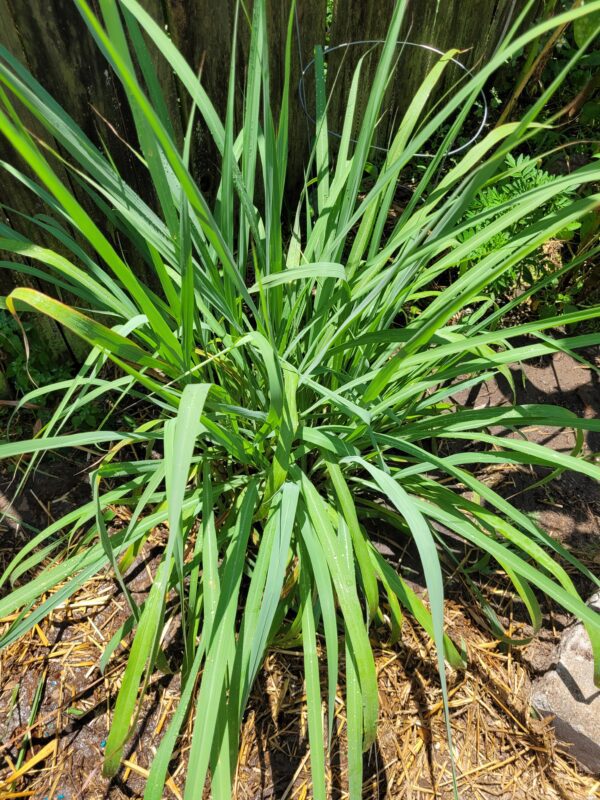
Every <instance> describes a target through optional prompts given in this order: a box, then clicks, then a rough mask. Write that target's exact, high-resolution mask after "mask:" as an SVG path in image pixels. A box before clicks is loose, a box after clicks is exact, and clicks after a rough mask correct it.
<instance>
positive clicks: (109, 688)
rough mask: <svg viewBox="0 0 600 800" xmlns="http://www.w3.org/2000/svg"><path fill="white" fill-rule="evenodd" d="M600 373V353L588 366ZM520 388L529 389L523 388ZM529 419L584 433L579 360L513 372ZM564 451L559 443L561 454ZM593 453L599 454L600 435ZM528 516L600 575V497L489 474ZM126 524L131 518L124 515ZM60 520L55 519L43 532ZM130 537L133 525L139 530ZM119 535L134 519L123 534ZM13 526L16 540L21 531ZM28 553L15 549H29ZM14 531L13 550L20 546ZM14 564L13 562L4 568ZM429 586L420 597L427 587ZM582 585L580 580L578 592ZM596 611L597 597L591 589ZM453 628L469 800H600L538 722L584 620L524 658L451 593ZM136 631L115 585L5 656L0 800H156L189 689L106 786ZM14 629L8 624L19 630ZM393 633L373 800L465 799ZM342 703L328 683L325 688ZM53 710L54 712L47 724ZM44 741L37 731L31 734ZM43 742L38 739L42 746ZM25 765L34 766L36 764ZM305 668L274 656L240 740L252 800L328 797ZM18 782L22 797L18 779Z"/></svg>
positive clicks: (425, 648) (0, 688) (519, 621)
mask: <svg viewBox="0 0 600 800" xmlns="http://www.w3.org/2000/svg"><path fill="white" fill-rule="evenodd" d="M587 356H588V358H589V359H590V360H591V361H592V363H594V361H595V364H596V366H598V365H600V358H599V357H598V354H597V353H588V354H587ZM521 374H522V376H523V377H524V381H522V380H521ZM514 378H515V385H516V387H517V392H518V395H519V396H518V400H519V402H529V403H535V402H540V401H541V400H545V401H547V402H551V403H555V404H557V405H561V406H563V407H565V408H568V409H570V410H573V411H575V412H576V413H577V414H579V415H580V416H583V417H586V416H594V415H596V414H597V413H598V408H597V404H598V402H599V394H598V392H597V391H596V388H595V387H596V382H597V376H596V374H595V373H594V372H593V371H591V370H589V369H588V368H587V367H586V366H584V365H582V364H580V363H579V362H577V361H575V360H574V359H573V358H571V357H570V356H569V355H567V354H564V353H557V354H555V355H554V356H553V357H552V358H549V359H546V360H545V361H544V362H539V363H535V362H534V363H531V364H528V365H525V366H524V367H523V371H522V373H520V372H519V371H517V370H515V371H514ZM456 399H457V401H458V402H459V403H464V404H466V405H468V406H475V407H480V406H483V405H492V406H497V405H502V404H503V403H504V402H509V392H508V390H507V386H505V385H503V383H502V381H494V382H490V383H487V384H485V385H484V386H483V387H482V388H481V390H480V391H479V392H478V393H477V394H476V395H475V396H468V395H461V396H457V398H456ZM526 433H527V436H528V438H530V439H531V441H535V442H540V443H541V442H544V443H550V444H551V446H552V447H553V448H554V449H556V450H559V451H562V452H571V451H572V450H573V447H574V444H575V440H574V437H573V434H572V433H571V432H570V431H566V430H565V431H559V432H556V431H555V430H554V429H552V431H551V430H550V429H545V428H543V427H538V428H532V429H528V430H527V431H526ZM550 436H551V437H552V438H551V439H549V437H550ZM585 448H586V449H587V451H588V452H597V451H598V450H600V446H599V443H598V441H597V440H596V438H594V434H589V433H588V434H586V442H585ZM82 466H83V465H82V464H81V462H76V463H74V464H72V465H71V467H70V469H69V470H65V473H66V472H68V474H69V475H70V476H71V477H70V478H67V479H65V478H64V477H63V478H62V479H61V480H60V481H58V482H54V483H53V482H52V481H51V480H50V479H49V478H44V476H43V475H42V474H38V476H37V478H36V484H35V485H34V486H30V487H29V488H28V489H27V491H26V492H25V494H24V496H23V500H22V501H21V503H20V504H17V506H16V509H15V510H16V511H17V513H18V514H20V515H21V516H22V517H23V520H24V521H26V520H27V518H29V520H30V521H31V522H32V524H35V525H40V524H43V523H47V521H48V520H51V519H52V518H53V517H54V516H55V515H56V514H57V513H59V512H60V511H62V512H63V513H64V510H65V508H64V505H65V503H68V502H69V500H70V499H71V500H73V499H74V497H73V496H72V495H77V496H78V499H80V500H81V495H82V493H85V491H86V486H85V478H84V477H80V478H79V479H76V478H74V477H73V476H74V475H75V473H77V472H78V471H80V470H81V467H82ZM479 477H481V478H484V477H485V480H486V483H488V484H489V485H492V486H494V487H495V488H496V490H497V491H499V492H500V493H501V494H503V495H504V496H507V497H508V496H511V497H512V498H513V502H514V503H516V504H517V505H518V506H519V507H520V508H521V509H523V510H525V511H527V512H529V513H533V514H535V516H536V517H537V519H538V520H539V522H540V523H541V524H542V525H543V526H544V527H545V528H546V530H547V531H548V532H549V533H550V534H552V535H553V536H556V537H558V538H559V539H560V540H561V541H562V542H563V543H565V544H567V545H568V546H569V547H570V548H571V549H572V551H573V552H574V553H575V554H576V555H578V557H580V558H581V559H582V560H583V561H584V563H586V565H587V566H589V567H590V569H592V570H594V569H595V570H597V566H598V563H600V531H599V529H598V519H599V517H600V489H599V487H598V486H597V485H595V484H594V483H593V482H592V481H591V480H589V479H587V478H585V477H582V476H574V475H572V474H568V475H566V474H565V475H563V476H561V477H560V478H559V479H557V480H555V481H553V482H551V483H549V484H542V485H539V486H537V488H533V489H531V491H525V490H526V489H527V487H528V486H531V485H532V484H534V483H536V482H539V481H540V479H541V478H542V477H543V475H542V474H541V473H539V472H538V473H534V472H533V471H531V470H530V469H529V468H525V467H514V468H513V469H511V470H507V469H506V468H504V469H503V470H502V471H498V470H488V472H487V473H486V472H483V473H481V474H480V476H479ZM119 513H120V514H122V515H125V514H126V512H125V511H120V512H119ZM44 514H46V515H47V518H46V519H44ZM122 521H123V522H126V521H127V520H126V517H125V516H123V519H122ZM117 523H118V519H117ZM5 524H6V523H5ZM12 535H16V534H15V533H14V531H13V534H12ZM10 536H11V534H10V530H9V531H7V532H5V533H4V537H3V539H4V541H5V542H6V541H10ZM164 539H165V531H164V530H161V529H157V530H155V531H154V532H153V534H152V536H151V537H150V538H149V540H148V541H147V542H146V544H145V547H144V550H143V551H142V553H141V554H140V556H139V557H138V559H137V561H136V563H135V565H134V566H133V567H132V568H131V570H130V572H129V575H128V578H129V580H128V583H129V586H130V588H131V590H132V592H133V593H134V596H135V598H136V599H137V600H138V601H140V600H142V599H143V597H144V596H145V593H146V592H147V591H148V589H149V586H150V584H151V582H152V578H153V568H154V566H155V564H156V558H157V554H158V553H159V552H160V549H161V548H162V546H163V543H164ZM379 545H380V548H381V550H382V551H385V552H386V554H387V556H388V557H389V559H390V560H391V561H393V562H394V563H398V562H400V563H401V566H400V569H401V570H402V569H403V566H402V565H404V567H406V565H408V566H410V567H414V566H415V563H416V562H415V559H414V554H413V553H411V552H410V551H407V549H406V548H399V547H398V546H397V545H395V544H394V542H393V541H389V540H388V539H387V538H385V537H382V539H381V541H380V543H379ZM4 555H7V553H6V552H5V553H4ZM407 574H410V575H412V578H414V582H413V586H414V588H415V589H417V591H421V589H420V587H419V582H420V577H419V575H418V572H417V573H414V572H413V573H407ZM574 577H575V576H574ZM578 588H579V589H580V591H581V592H582V593H583V594H585V593H586V591H589V589H590V587H586V586H585V585H584V584H583V583H581V581H580V585H579V587H578ZM485 593H486V596H487V597H488V599H489V600H490V601H491V602H492V603H493V604H494V607H495V609H496V612H497V613H498V615H499V617H500V619H501V621H502V623H503V624H504V625H505V627H506V629H507V630H508V631H510V633H511V634H513V635H517V636H520V635H523V634H525V635H526V634H527V633H528V628H527V625H526V624H525V622H524V621H523V618H522V616H521V614H520V611H521V609H520V604H519V603H518V602H515V601H514V596H513V595H512V594H511V593H509V592H507V591H506V587H505V584H504V583H502V582H501V578H498V579H497V578H496V576H495V575H491V576H489V578H488V579H487V586H486V588H485ZM447 594H448V601H447V606H446V624H447V630H448V632H449V634H450V635H451V636H452V637H453V638H454V640H455V641H456V642H457V643H460V642H461V641H462V642H464V645H465V647H466V650H467V652H468V661H469V669H468V670H467V671H466V672H464V673H463V672H453V673H451V674H450V676H449V697H450V709H451V720H452V730H453V734H454V737H455V742H454V747H455V753H456V764H457V774H458V785H459V789H460V794H461V798H462V799H463V800H471V798H473V800H488V798H501V800H509V798H526V797H529V798H540V800H546V798H548V800H550V798H569V800H571V799H572V800H577V799H578V798H582V800H583V798H586V800H587V798H593V797H597V796H598V795H597V793H598V791H599V790H600V782H598V780H597V779H595V778H594V777H591V776H588V775H585V774H584V773H583V772H581V771H580V770H578V768H577V766H576V764H575V762H574V761H573V760H572V759H571V758H570V757H569V755H568V752H567V750H566V749H565V748H562V747H561V746H560V745H559V744H558V743H557V742H556V740H555V737H554V734H553V731H552V729H551V728H550V727H549V726H548V724H546V723H543V722H540V721H539V720H536V719H535V718H534V717H533V716H532V715H531V713H530V709H529V697H530V688H531V681H532V679H533V678H534V677H535V676H536V675H537V674H539V673H540V672H541V671H544V670H545V669H547V668H548V667H549V666H550V664H551V663H552V660H553V657H554V652H555V648H556V645H557V642H558V639H559V637H560V632H561V630H562V629H563V628H564V626H565V625H566V624H568V622H569V620H568V618H567V616H566V615H565V614H563V613H559V612H558V610H557V608H556V607H553V606H552V605H551V603H550V601H549V600H547V599H546V600H543V605H542V607H543V610H544V627H543V630H542V631H541V632H540V635H539V636H538V637H537V639H536V640H535V641H534V642H533V643H532V644H531V645H529V646H527V647H524V648H521V649H517V648H513V649H507V648H506V647H503V646H502V645H500V644H499V643H498V642H497V641H495V640H494V639H493V638H492V636H491V635H490V634H488V633H486V632H484V631H483V630H482V627H481V624H480V623H481V611H480V609H479V607H478V604H477V603H475V602H474V601H472V600H471V598H470V596H469V593H468V591H467V589H466V587H465V586H464V585H463V584H461V583H459V582H457V581H454V582H450V583H449V584H448V590H447ZM126 618H127V610H126V605H125V603H124V601H123V599H122V597H120V593H119V590H118V588H117V587H116V585H115V583H114V581H113V580H112V579H111V578H110V574H109V573H107V574H105V575H100V576H98V577H96V578H95V579H93V580H92V581H90V582H89V583H88V584H86V586H85V587H84V588H83V589H82V590H81V591H79V592H78V593H77V594H76V595H74V596H73V597H72V598H71V599H70V601H69V602H68V603H67V604H65V605H64V606H63V607H61V608H59V609H58V610H56V611H55V612H53V613H52V615H51V616H50V617H49V618H47V619H45V620H44V621H43V622H42V623H40V625H39V626H36V627H35V628H34V629H33V630H32V631H31V632H30V633H29V634H28V635H27V636H26V637H24V638H23V639H21V640H19V641H18V642H16V643H14V644H13V645H12V646H11V647H9V648H7V649H6V650H4V651H3V652H2V654H1V655H0V741H2V745H1V746H0V753H1V756H2V761H1V762H0V767H1V769H0V781H4V784H0V795H1V796H2V797H26V796H31V797H35V798H40V800H41V798H45V797H48V798H56V797H60V795H64V800H74V799H75V798H77V797H85V798H89V799H90V800H95V799H96V798H98V800H100V798H106V800H109V799H110V800H117V798H126V797H127V798H134V797H140V796H141V795H142V794H143V791H144V786H145V781H146V777H147V769H148V767H149V765H150V763H151V761H152V758H153V755H154V752H155V748H156V747H157V745H158V743H159V741H160V738H161V735H162V734H163V733H164V731H165V729H166V726H167V725H168V722H169V719H170V716H171V714H172V712H173V710H174V709H175V708H176V706H177V702H178V698H179V678H178V676H176V677H174V676H172V675H158V676H157V677H156V678H155V679H154V682H153V684H152V687H151V689H150V690H149V691H148V694H147V696H146V699H145V701H144V705H143V709H142V712H141V714H140V716H139V719H138V721H137V733H136V735H135V736H134V737H133V738H132V739H131V741H130V744H129V746H128V749H127V751H126V758H125V762H124V766H123V769H122V770H121V772H120V773H119V775H118V777H117V778H116V779H115V780H113V781H112V782H110V783H109V782H108V781H107V780H105V779H103V778H102V775H101V770H102V757H103V746H104V743H105V740H106V738H107V733H108V728H109V723H110V709H111V704H112V703H113V702H114V700H115V698H116V694H117V691H118V688H119V685H120V678H121V676H122V673H123V669H124V665H125V661H126V657H127V654H128V653H127V648H128V643H125V645H124V646H123V647H121V648H120V649H119V650H118V651H117V654H116V655H115V656H113V659H112V660H111V661H110V662H109V664H108V666H107V669H106V672H105V674H104V675H101V674H100V672H99V670H98V667H97V665H98V661H99V659H100V657H101V655H102V651H103V649H104V647H105V646H106V643H107V642H108V641H109V639H110V637H111V636H112V635H113V634H114V632H115V631H116V630H118V628H119V626H120V625H121V624H122V623H123V622H124V620H125V619H126ZM7 622H9V620H1V621H0V623H5V624H6V623H7ZM176 628H177V625H176V617H175V618H173V619H172V620H171V625H170V627H169V628H168V629H167V632H166V637H167V642H168V644H167V646H166V651H167V655H168V656H169V658H170V659H171V661H172V663H176V661H177V659H178V653H179V652H180V647H179V643H178V642H177V641H176V640H173V639H169V637H170V636H171V637H172V636H173V632H174V631H175V630H176ZM385 636H386V633H385V631H384V630H383V629H381V628H373V629H372V641H373V644H374V647H375V651H376V665H377V671H378V681H379V697H380V724H379V731H378V739H377V745H376V746H375V747H374V748H372V750H371V751H370V752H369V753H368V754H366V755H365V772H364V774H365V782H364V796H365V797H368V798H381V799H383V798H400V797H401V798H403V800H425V798H431V797H434V798H441V799H442V800H443V799H445V798H450V797H451V796H452V791H451V773H450V760H449V754H448V746H447V741H446V734H445V727H444V719H443V710H442V702H441V693H440V690H439V681H438V679H437V672H436V669H435V666H434V664H435V660H434V658H433V657H432V656H433V645H432V644H431V642H430V641H429V640H428V638H427V637H426V636H425V635H424V634H423V633H422V631H421V630H420V629H419V628H418V627H415V626H413V624H412V622H411V620H410V618H409V617H405V619H404V622H403V628H402V635H401V640H400V642H399V643H398V644H395V645H386V644H385ZM322 683H323V685H325V683H326V679H325V675H322ZM36 695H37V696H38V697H39V699H40V702H39V707H38V708H37V709H36V710H35V711H34V712H33V713H32V706H34V707H35V704H36ZM343 695H344V687H343V686H340V687H339V692H338V700H337V702H336V716H335V720H334V724H333V734H334V735H333V739H332V745H331V750H330V751H329V760H328V781H329V784H328V785H329V787H330V795H331V796H332V797H334V798H336V797H344V796H345V792H344V790H343V787H344V786H345V785H346V778H345V771H346V762H345V755H344V753H345V742H344V737H345V709H344V704H343V700H342V697H343ZM30 721H31V722H32V723H33V724H32V725H31V726H30V727H28V723H29V722H30ZM190 731H191V721H190V723H189V724H188V732H187V734H186V735H185V736H184V737H183V739H182V742H181V744H180V747H179V748H178V750H177V751H176V754H175V757H174V760H173V762H172V768H171V772H170V775H171V779H170V781H169V783H168V784H167V788H166V789H165V795H164V796H165V797H174V798H180V797H182V795H183V783H184V776H185V766H186V759H187V750H188V747H189V740H190ZM28 734H30V736H31V739H30V740H29V741H27V740H26V736H27V735H28ZM20 750H21V751H22V753H23V755H22V756H21V763H20V764H19V762H18V759H19V752H20ZM309 769H310V767H309V753H308V735H307V723H306V709H305V698H304V690H303V666H302V653H301V651H300V650H298V651H295V650H290V651H282V650H278V649H275V650H272V651H271V653H270V655H269V656H268V659H267V662H266V665H265V668H264V670H263V671H262V672H261V674H260V675H259V679H258V681H257V683H256V685H255V687H254V690H253V693H252V697H251V701H250V705H249V708H248V711H247V714H246V717H245V722H244V726H243V730H242V735H241V750H240V759H239V766H238V771H237V777H236V783H235V787H236V793H235V796H236V798H239V799H240V800H241V799H242V798H252V799H254V798H277V800H286V798H289V799H290V800H291V798H299V799H301V800H304V798H306V797H309V796H311V789H310V787H311V779H310V771H309ZM15 772H16V773H17V775H18V776H19V777H17V778H16V779H15V780H14V782H12V781H11V776H12V775H13V774H14V773H15Z"/></svg>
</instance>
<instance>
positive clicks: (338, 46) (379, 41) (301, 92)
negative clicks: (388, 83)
mask: <svg viewBox="0 0 600 800" xmlns="http://www.w3.org/2000/svg"><path fill="white" fill-rule="evenodd" d="M367 44H368V45H378V44H385V39H357V40H356V41H353V42H344V43H343V44H336V45H334V46H333V47H325V48H324V49H323V57H325V56H327V55H328V54H329V53H333V52H334V50H341V49H342V48H344V47H346V48H348V47H355V46H357V45H367ZM397 44H398V45H400V46H404V45H407V46H408V47H420V48H421V49H422V50H429V51H430V52H432V53H437V54H438V55H440V56H443V55H444V51H443V50H438V48H437V47H432V46H431V45H429V44H418V43H416V42H408V41H398V42H397ZM449 60H450V61H452V62H453V63H454V64H456V65H457V66H458V67H460V68H461V69H462V70H463V71H464V72H465V73H466V74H467V75H470V76H473V75H474V73H473V71H472V70H470V69H469V68H468V67H465V65H464V64H463V63H462V62H461V61H459V60H458V59H457V58H450V59H449ZM314 63H315V59H314V58H312V59H311V60H310V61H309V62H308V64H307V65H306V66H305V67H304V68H303V69H302V73H301V75H300V80H299V81H298V97H299V98H300V105H301V106H302V110H303V111H304V113H305V115H306V117H307V118H308V119H309V120H310V122H312V123H315V124H316V120H315V118H314V117H311V115H310V113H309V111H308V108H307V107H306V95H305V93H304V79H305V77H306V73H307V72H308V71H309V70H310V68H311V67H312V66H313V64H314ZM479 94H480V96H481V100H482V102H483V118H482V120H481V124H480V125H479V128H478V129H477V131H476V132H475V133H474V135H473V136H472V137H471V138H470V139H469V141H468V142H465V144H463V145H461V146H460V147H456V148H454V150H448V152H447V153H445V154H444V155H445V156H453V155H456V154H457V153H461V152H462V151H463V150H466V149H467V148H468V147H470V146H471V145H472V144H474V143H475V142H476V141H477V140H478V139H479V137H480V136H481V134H482V132H483V129H484V128H485V126H486V124H487V118H488V103H487V98H486V96H485V92H484V91H483V89H482V90H481V91H480V92H479ZM327 133H328V134H329V136H334V137H335V138H336V139H341V138H342V136H341V134H340V133H338V132H337V131H332V130H330V129H329V128H328V129H327ZM350 141H351V142H352V143H353V144H356V139H350ZM371 146H372V148H373V149H374V150H380V151H382V152H384V153H386V152H387V150H388V148H387V147H380V146H379V145H376V144H374V145H371ZM415 156H417V157H419V158H433V155H431V153H415Z"/></svg>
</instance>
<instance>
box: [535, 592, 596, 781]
mask: <svg viewBox="0 0 600 800" xmlns="http://www.w3.org/2000/svg"><path fill="white" fill-rule="evenodd" d="M588 604H589V605H590V606H591V607H592V608H594V609H595V610H596V611H600V592H596V594H594V595H593V596H592V597H591V598H590V600H589V603H588ZM531 704H532V706H533V707H534V708H535V709H536V711H538V712H539V713H540V714H541V715H542V716H548V715H552V716H553V717H554V720H553V725H554V729H555V730H556V735H557V738H558V739H560V740H561V741H562V742H564V743H565V744H568V745H570V747H569V753H571V754H572V755H573V756H574V757H575V758H576V759H577V761H578V762H579V763H580V764H581V766H582V767H584V768H585V769H586V770H588V771H589V772H593V773H600V689H598V688H597V687H596V686H595V684H594V661H593V657H592V647H591V645H590V640H589V638H588V635H587V633H586V632H585V629H584V627H583V625H581V624H580V623H577V624H576V625H572V626H571V627H569V628H567V629H566V630H565V631H564V633H563V635H562V638H561V641H560V646H559V652H558V659H557V663H556V666H555V667H554V669H551V670H549V671H548V672H546V674H545V675H543V676H542V677H541V678H540V679H539V680H537V681H536V682H535V683H534V686H533V694H532V698H531Z"/></svg>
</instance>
